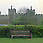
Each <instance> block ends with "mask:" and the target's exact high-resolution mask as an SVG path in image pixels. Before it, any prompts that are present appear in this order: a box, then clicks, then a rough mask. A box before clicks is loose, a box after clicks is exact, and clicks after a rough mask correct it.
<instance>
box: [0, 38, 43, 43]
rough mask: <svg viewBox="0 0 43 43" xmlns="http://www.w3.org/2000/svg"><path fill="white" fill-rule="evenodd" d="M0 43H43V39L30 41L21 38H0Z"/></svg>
mask: <svg viewBox="0 0 43 43" xmlns="http://www.w3.org/2000/svg"><path fill="white" fill-rule="evenodd" d="M0 43H43V38H32V40H29V39H23V38H15V39H9V38H0Z"/></svg>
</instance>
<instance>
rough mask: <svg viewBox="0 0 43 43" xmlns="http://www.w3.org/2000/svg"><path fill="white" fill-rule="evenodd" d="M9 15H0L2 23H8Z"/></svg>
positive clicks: (0, 22)
mask: <svg viewBox="0 0 43 43" xmlns="http://www.w3.org/2000/svg"><path fill="white" fill-rule="evenodd" d="M8 19H9V18H8V16H2V15H0V24H8Z"/></svg>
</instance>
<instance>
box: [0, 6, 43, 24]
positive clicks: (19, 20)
mask: <svg viewBox="0 0 43 43" xmlns="http://www.w3.org/2000/svg"><path fill="white" fill-rule="evenodd" d="M42 23H43V15H42V14H36V15H35V9H32V6H31V7H30V9H27V10H26V13H16V9H15V8H12V5H11V9H8V15H1V13H0V24H21V25H23V24H31V25H39V24H42Z"/></svg>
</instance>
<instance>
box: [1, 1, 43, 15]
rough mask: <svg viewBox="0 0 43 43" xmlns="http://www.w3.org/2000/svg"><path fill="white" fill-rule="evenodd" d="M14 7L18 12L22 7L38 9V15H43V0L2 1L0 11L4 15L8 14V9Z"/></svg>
mask: <svg viewBox="0 0 43 43" xmlns="http://www.w3.org/2000/svg"><path fill="white" fill-rule="evenodd" d="M10 5H13V8H14V7H15V8H16V9H17V10H18V9H19V8H21V7H27V8H30V6H31V5H32V6H33V9H36V13H43V0H0V11H1V12H2V14H5V13H7V14H8V8H10Z"/></svg>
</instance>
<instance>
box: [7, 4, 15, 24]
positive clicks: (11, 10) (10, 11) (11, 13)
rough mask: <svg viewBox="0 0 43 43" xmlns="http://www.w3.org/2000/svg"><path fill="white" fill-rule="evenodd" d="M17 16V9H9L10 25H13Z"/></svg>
mask: <svg viewBox="0 0 43 43" xmlns="http://www.w3.org/2000/svg"><path fill="white" fill-rule="evenodd" d="M15 14H16V9H15V8H14V9H13V8H12V5H11V9H8V15H9V20H8V24H12V22H13V20H14V15H15Z"/></svg>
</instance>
